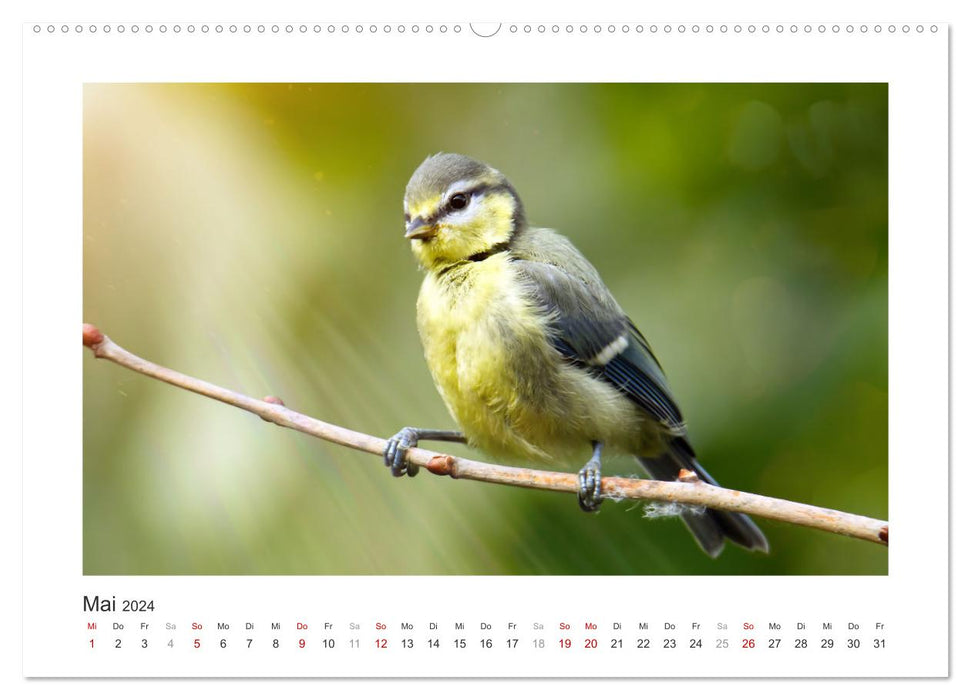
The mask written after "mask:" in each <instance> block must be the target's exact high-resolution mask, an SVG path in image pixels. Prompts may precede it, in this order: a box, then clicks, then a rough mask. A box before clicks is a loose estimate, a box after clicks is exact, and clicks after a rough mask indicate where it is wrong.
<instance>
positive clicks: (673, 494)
mask: <svg viewBox="0 0 971 700" xmlns="http://www.w3.org/2000/svg"><path fill="white" fill-rule="evenodd" d="M83 341H84V345H85V346H86V347H89V348H91V350H92V351H93V352H94V355H95V357H100V358H103V359H106V360H111V361H112V362H115V363H117V364H119V365H121V366H122V367H127V368H128V369H130V370H134V371H135V372H139V373H141V374H144V375H147V376H149V377H153V378H155V379H159V380H161V381H163V382H167V383H168V384H172V385H174V386H177V387H180V388H182V389H187V390H189V391H193V392H195V393H197V394H202V395H203V396H208V397H209V398H212V399H216V400H217V401H222V402H223V403H228V404H230V405H231V406H236V407H237V408H241V409H243V410H244V411H249V412H250V413H254V414H256V415H258V416H259V417H260V418H263V419H264V420H266V421H269V422H271V423H276V424H277V425H279V426H282V427H284V428H291V429H293V430H298V431H300V432H302V433H306V434H307V435H312V436H314V437H317V438H320V439H321V440H326V441H328V442H332V443H335V444H337V445H343V446H344V447H350V448H352V449H355V450H360V451H361V452H369V453H371V454H374V455H383V454H384V450H385V447H386V446H387V440H385V439H382V438H379V437H374V436H373V435H366V434H364V433H359V432H356V431H354V430H348V429H347V428H342V427H340V426H337V425H331V424H330V423H325V422H323V421H321V420H317V419H316V418H311V417H310V416H306V415H304V414H302V413H298V412H297V411H294V410H291V409H289V408H287V407H286V406H284V405H283V402H282V401H280V400H279V399H278V398H276V397H273V396H268V397H266V398H264V399H262V400H260V399H254V398H252V397H249V396H245V395H243V394H238V393H236V392H235V391H230V390H229V389H224V388H223V387H220V386H216V385H215V384H210V383H209V382H206V381H203V380H201V379H196V378H195V377H190V376H188V375H186V374H182V373H181V372H176V371H175V370H171V369H168V368H167V367H162V366H160V365H157V364H155V363H154V362H149V361H148V360H144V359H142V358H141V357H138V356H137V355H134V354H132V353H130V352H128V351H127V350H125V349H124V348H122V347H120V346H118V345H116V344H115V343H113V342H112V341H111V340H110V339H109V338H108V337H107V336H105V335H104V334H103V333H102V332H101V331H99V330H98V329H97V328H95V327H94V326H92V325H89V324H84V326H83ZM407 461H408V462H410V463H412V464H415V465H418V466H419V467H422V468H424V469H427V470H428V471H429V472H431V473H432V474H438V475H440V476H446V475H447V476H451V477H452V478H454V479H472V480H474V481H486V482H489V483H493V484H506V485H508V486H519V487H523V488H531V489H542V490H545V491H562V492H566V493H571V494H575V493H576V491H577V477H576V475H575V474H569V473H564V472H551V471H540V470H536V469H523V468H519V467H508V466H502V465H498V464H488V463H485V462H477V461H475V460H471V459H462V458H459V457H452V456H449V455H442V454H438V453H436V452H430V451H429V450H423V449H420V448H417V447H413V448H411V449H410V450H408V453H407ZM602 489H603V494H604V496H606V497H607V498H611V499H615V500H621V499H630V500H642V501H666V502H672V503H681V504H687V505H697V506H704V507H706V508H712V509H717V510H731V511H737V512H739V513H747V514H749V515H755V516H760V517H763V518H769V519H771V520H779V521H782V522H787V523H791V524H793V525H802V526H804V527H811V528H815V529H817V530H825V531H827V532H834V533H837V534H840V535H847V536H849V537H855V538H858V539H861V540H867V541H868V542H876V543H878V544H883V545H887V544H888V542H889V524H888V523H887V522H885V521H882V520H875V519H873V518H867V517H865V516H862V515H854V514H852V513H843V512H840V511H837V510H830V509H828V508H819V507H818V506H811V505H806V504H803V503H795V502H793V501H786V500H783V499H781V498H771V497H768V496H760V495H758V494H753V493H745V492H743V491H735V490H732V489H726V488H721V487H718V486H712V485H710V484H706V483H704V482H703V481H700V480H699V479H698V477H697V475H695V474H694V472H690V471H686V470H682V473H681V476H680V479H679V480H678V481H655V480H651V479H629V478H624V477H618V476H605V477H604V478H603V483H602Z"/></svg>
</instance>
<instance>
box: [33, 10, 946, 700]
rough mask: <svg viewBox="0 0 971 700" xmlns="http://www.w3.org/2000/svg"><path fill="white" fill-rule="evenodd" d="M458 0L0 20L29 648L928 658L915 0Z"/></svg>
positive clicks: (930, 77) (95, 673)
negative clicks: (15, 161) (345, 11)
mask: <svg viewBox="0 0 971 700" xmlns="http://www.w3.org/2000/svg"><path fill="white" fill-rule="evenodd" d="M469 19H470V18H467V19H465V20H462V21H454V20H452V19H448V20H438V21H436V20H434V18H428V17H425V18H422V19H421V20H420V21H418V20H414V21H404V20H401V19H395V20H393V21H392V20H391V19H389V20H388V21H361V22H342V21H327V20H326V19H325V18H323V19H320V20H319V21H312V18H310V19H307V21H286V20H285V19H280V18H276V19H274V18H272V17H270V18H267V19H265V21H259V20H258V19H251V21H238V20H234V19H232V18H228V19H226V20H224V21H218V20H215V19H214V20H212V21H207V22H177V21H153V22H125V21H106V20H104V18H100V17H92V18H90V19H85V18H83V17H80V16H78V17H72V18H64V19H62V20H57V19H54V20H48V19H44V20H40V19H38V20H36V21H31V22H28V23H26V24H25V25H24V26H23V59H24V60H23V159H24V164H23V192H24V199H23V207H24V210H23V211H24V218H23V291H24V315H23V342H24V346H25V347H28V346H29V347H30V348H31V351H30V352H29V353H27V352H25V353H24V360H23V367H24V464H23V528H24V543H23V567H24V569H23V576H24V578H23V583H24V585H23V619H24V630H23V675H24V676H25V677H27V678H29V679H54V678H75V679H87V678H132V679H134V678H155V679H158V678H182V679H186V678H191V679H197V678H223V679H225V678H237V679H240V678H247V679H252V678H276V679H281V678H288V679H294V678H306V679H335V678H342V679H367V678H372V679H373V678H395V679H411V678H426V679H427V678H452V679H459V678H476V679H499V678H505V679H509V678H523V679H525V678H546V679H660V678H666V679H672V678H676V679H692V678H721V679H735V678H779V679H782V678H804V679H805V678H870V679H874V678H883V679H886V678H939V679H940V678H947V677H948V676H949V675H950V673H951V670H952V669H951V656H950V653H951V652H950V647H949V634H950V627H949V614H950V613H949V598H950V595H951V593H950V590H949V578H948V571H949V558H948V552H949V493H948V479H949V472H948V469H949V466H948V460H949V452H948V444H949V435H948V421H949V417H948V391H949V389H948V381H949V379H948V364H949V355H948V313H949V312H948V294H949V289H948V264H949V263H948V246H949V238H948V236H949V234H948V226H949V218H948V217H949V195H948V192H949V189H948V188H949V170H948V168H949V140H948V139H949V128H950V126H949V73H948V70H949V69H948V62H949V33H950V27H949V25H948V24H947V23H946V22H934V21H909V22H889V21H869V22H868V21H862V20H861V21H855V22H826V21H815V22H812V23H806V22H804V21H800V22H792V21H778V20H773V21H754V20H752V21H744V22H741V21H739V22H723V21H718V22H716V21H712V22H696V21H685V22H666V21H651V20H650V19H643V18H642V19H640V20H638V19H637V18H636V17H631V18H629V20H628V21H622V19H621V20H617V21H599V22H598V21H585V22H562V21H552V20H551V21H529V22H518V21H501V22H498V21H497V22H492V23H489V22H475V21H469ZM78 330H80V331H81V338H80V340H81V342H80V343H79V342H78ZM55 394H56V395H57V396H59V397H60V398H59V400H58V403H59V405H60V406H61V407H62V408H63V410H62V411H60V412H59V414H58V425H57V427H56V430H52V426H51V423H50V411H49V401H50V397H51V396H52V395H55ZM918 467H919V469H918ZM918 477H919V478H918ZM30 683H41V684H43V683H44V681H40V680H33V681H30ZM34 687H36V686H34ZM163 687H164V686H163ZM323 687H324V688H326V686H323ZM351 687H353V686H351ZM585 687H586V688H587V689H588V690H590V689H591V688H592V686H585ZM646 687H647V688H649V687H650V686H646ZM168 689H169V690H172V689H174V686H168ZM460 692H461V691H460ZM817 692H818V689H817Z"/></svg>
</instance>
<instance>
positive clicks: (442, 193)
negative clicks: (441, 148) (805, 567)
mask: <svg viewBox="0 0 971 700" xmlns="http://www.w3.org/2000/svg"><path fill="white" fill-rule="evenodd" d="M404 213H405V238H407V239H408V241H409V242H410V244H411V249H412V252H413V253H414V255H415V257H416V258H417V260H418V262H419V263H420V265H421V267H422V268H424V270H425V273H426V274H425V279H424V281H423V282H422V285H421V292H420V293H419V295H418V331H419V335H420V336H421V342H422V346H423V347H424V352H425V359H426V361H427V363H428V367H429V369H430V370H431V374H432V378H433V379H434V381H435V386H436V387H437V388H438V391H439V393H440V394H441V396H442V398H443V399H444V401H445V404H446V405H447V407H448V410H449V412H450V413H451V414H452V417H453V418H454V419H455V421H456V422H457V423H458V425H459V426H460V427H461V429H462V430H461V432H454V431H448V430H423V429H418V428H404V429H402V430H401V431H400V432H398V433H397V434H396V435H395V436H393V437H392V438H391V439H390V440H389V441H388V446H387V449H386V451H385V455H384V459H385V463H386V464H387V465H388V466H389V467H390V469H391V473H392V474H393V475H395V476H401V475H402V474H404V473H408V474H409V475H412V476H414V475H415V474H416V473H417V468H414V467H411V466H406V460H405V456H406V453H407V451H408V449H409V448H411V447H414V446H415V445H417V444H418V441H419V440H445V441H455V442H467V443H468V444H469V445H471V446H472V447H475V448H478V449H481V450H483V451H485V452H486V453H489V454H490V455H492V456H493V457H496V458H503V457H513V458H520V459H527V460H530V461H535V462H542V463H544V464H553V465H557V464H564V463H569V461H570V460H577V461H579V460H580V459H585V458H587V457H589V460H588V461H587V462H586V464H585V465H584V466H583V468H582V469H581V470H580V472H579V476H578V490H577V495H578V500H579V504H580V507H581V508H582V509H583V510H585V511H596V510H597V509H598V508H599V507H600V503H601V501H602V495H601V460H602V456H603V454H604V450H605V449H606V450H608V451H609V452H612V453H621V454H628V455H633V456H634V457H635V458H636V459H637V460H638V462H640V464H641V465H642V466H643V467H644V469H645V470H646V471H647V472H648V474H650V476H651V477H653V478H655V479H662V480H668V481H670V480H675V479H677V478H678V475H679V473H680V471H681V469H690V470H691V471H693V472H695V473H696V474H697V475H698V477H699V478H700V479H702V480H703V481H706V482H708V483H710V484H715V483H716V482H715V480H714V479H712V478H711V476H709V475H708V473H707V472H706V471H705V470H704V469H703V468H702V467H701V465H700V464H698V461H697V459H696V458H695V452H694V450H693V449H692V447H691V444H690V443H689V442H688V437H687V434H686V430H685V423H684V419H683V417H682V415H681V411H680V409H679V408H678V406H677V404H676V403H675V401H674V398H673V397H672V393H671V389H670V387H669V386H668V382H667V380H666V378H665V376H664V373H663V372H662V371H661V366H660V364H659V363H658V361H657V358H656V357H655V356H654V353H653V352H652V351H651V348H650V346H649V345H648V343H647V340H645V338H644V336H643V335H642V334H641V333H640V331H638V330H637V328H636V327H635V326H634V324H633V322H632V321H631V320H630V318H628V316H627V315H626V314H625V313H624V311H623V310H622V309H621V307H620V305H619V304H618V303H617V301H616V300H615V299H614V297H613V296H612V295H611V293H610V291H609V290H608V289H607V286H606V285H605V284H604V282H603V281H602V280H601V278H600V275H599V274H597V271H596V270H595V269H594V267H593V265H591V264H590V262H588V261H587V259H586V258H584V257H583V255H582V254H581V253H580V251H579V250H577V249H576V248H575V247H574V246H573V244H571V243H570V241H568V240H567V239H566V238H564V237H563V236H561V235H559V234H557V233H556V232H555V231H552V230H550V229H544V228H536V227H533V226H530V225H529V224H528V223H527V221H526V214H525V211H524V209H523V203H522V200H521V199H520V197H519V195H518V194H517V192H516V190H515V189H513V186H512V185H511V184H510V183H509V181H508V180H507V179H506V178H505V177H504V176H503V175H502V173H500V172H499V171H498V170H496V169H495V168H492V167H490V166H489V165H486V164H485V163H481V162H479V161H477V160H474V159H472V158H469V157H467V156H463V155H457V154H452V153H439V154H437V155H434V156H431V157H429V158H427V159H426V160H425V161H424V162H423V163H422V164H421V165H420V166H419V167H418V169H417V170H416V171H415V173H414V174H413V175H412V177H411V180H410V181H409V182H408V186H407V188H406V190H405V198H404ZM591 452H592V456H590V455H591ZM581 455H582V456H581ZM681 518H682V519H683V520H684V522H685V524H686V525H687V527H688V529H689V530H690V531H691V533H692V534H693V535H694V537H695V539H696V540H697V541H698V544H699V545H700V546H701V548H702V549H703V550H704V551H705V552H707V553H708V554H709V555H710V556H712V557H716V556H718V555H719V554H720V553H721V551H722V549H723V547H724V544H725V540H726V539H727V540H730V541H732V542H735V543H736V544H738V545H740V546H742V547H745V548H747V549H752V550H761V551H764V552H767V551H768V549H769V545H768V541H767V540H766V538H765V536H764V535H763V534H762V532H761V531H760V530H759V528H758V527H757V526H756V525H755V523H753V522H752V520H751V519H750V518H749V517H747V516H745V515H743V514H740V513H733V512H726V511H718V510H704V511H700V512H699V511H695V510H688V509H686V510H685V511H684V512H683V513H682V514H681Z"/></svg>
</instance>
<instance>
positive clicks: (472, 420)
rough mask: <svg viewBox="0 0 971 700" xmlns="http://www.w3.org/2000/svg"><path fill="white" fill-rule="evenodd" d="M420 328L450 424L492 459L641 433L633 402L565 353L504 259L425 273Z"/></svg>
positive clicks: (554, 453) (549, 456)
mask: <svg viewBox="0 0 971 700" xmlns="http://www.w3.org/2000/svg"><path fill="white" fill-rule="evenodd" d="M418 330H419V334H420V336H421V340H422V344H423V346H424V350H425V358H426V360H427V362H428V367H429V369H430V370H431V373H432V377H433V378H434V380H435V384H436V386H437V388H438V391H439V393H440V394H441V395H442V398H443V399H444V400H445V403H446V405H447V406H448V409H449V411H450V412H451V414H452V416H453V418H454V419H455V420H456V422H457V423H458V424H459V425H460V426H461V428H462V430H463V432H464V433H465V434H466V436H467V437H468V439H469V442H470V444H472V445H474V446H477V447H480V448H482V449H483V450H485V451H486V452H488V453H490V454H493V455H495V456H512V457H518V458H527V459H531V460H541V461H545V462H551V461H554V460H556V459H563V458H566V457H567V456H573V455H578V454H584V453H588V452H589V449H590V444H591V441H592V440H608V439H609V441H610V442H611V443H614V446H619V445H617V443H618V442H623V443H626V442H627V441H628V440H629V438H628V437H624V438H623V440H621V436H628V435H633V434H636V433H638V432H642V430H641V428H640V426H641V423H642V416H641V415H640V414H639V413H638V411H637V410H636V409H635V407H634V406H633V404H631V403H630V402H629V401H627V400H626V399H624V398H622V397H621V396H620V395H619V394H618V393H617V392H616V391H615V390H613V389H612V388H610V387H608V386H606V385H605V384H604V383H603V382H600V381H597V380H595V379H593V378H592V377H590V376H589V375H588V374H587V373H586V372H584V371H583V370H581V369H578V368H576V367H572V366H570V365H568V364H567V363H566V362H564V361H563V360H562V359H561V358H560V357H559V355H558V354H557V352H556V351H555V349H554V348H553V347H552V346H551V345H550V343H549V340H548V333H547V317H546V315H545V314H544V313H543V312H542V311H541V310H540V309H538V308H537V307H536V306H535V304H534V303H533V302H532V301H531V300H530V298H529V296H528V294H527V293H526V290H525V288H524V286H523V285H522V283H521V282H520V281H519V280H518V279H517V277H516V272H515V269H514V266H513V265H512V264H511V263H510V260H509V256H508V254H506V253H498V254H495V255H493V256H491V257H489V258H487V259H486V260H483V261H481V262H475V263H473V262H463V263H460V264H458V265H456V266H454V267H452V268H449V269H447V270H445V271H443V272H440V273H435V272H433V273H429V274H428V276H427V277H426V278H425V281H424V283H423V284H422V289H421V293H420V294H419V297H418Z"/></svg>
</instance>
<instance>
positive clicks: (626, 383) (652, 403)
mask: <svg viewBox="0 0 971 700" xmlns="http://www.w3.org/2000/svg"><path fill="white" fill-rule="evenodd" d="M584 262H585V261H584ZM515 264H516V269H517V271H518V272H519V274H520V275H521V278H522V279H523V281H524V283H525V284H526V287H527V288H528V289H529V291H530V294H531V296H532V298H533V301H534V302H535V303H536V304H537V305H538V306H539V307H540V308H541V309H543V310H544V311H546V312H547V313H548V314H549V316H550V338H549V340H550V343H551V344H552V345H553V347H555V348H556V350H557V351H558V352H559V353H560V355H562V356H563V358H564V359H565V360H567V361H569V362H571V363H573V364H575V365H577V366H580V367H583V368H585V369H587V370H588V371H589V372H590V373H591V374H592V375H593V376H595V377H597V378H598V379H601V380H602V381H606V382H609V383H610V384H612V385H613V386H614V387H616V388H617V389H618V390H620V391H621V392H623V393H624V394H625V395H626V396H628V397H629V398H630V399H631V400H632V401H634V402H635V403H636V404H638V405H639V406H640V407H641V408H643V409H644V410H645V411H647V412H648V413H649V414H650V415H652V416H653V417H654V418H656V419H657V420H658V421H659V422H660V423H661V424H662V425H664V426H666V427H667V428H668V429H669V430H670V431H671V432H673V433H675V434H682V433H683V432H684V419H683V418H682V416H681V411H680V409H679V408H678V406H677V404H676V403H675V402H674V399H673V398H672V397H671V391H670V389H669V388H668V384H667V381H666V380H665V378H664V372H663V371H662V370H661V365H660V363H658V361H657V358H656V357H654V353H653V352H652V351H651V348H650V346H649V345H648V343H647V340H645V339H644V336H643V335H641V333H640V331H638V330H637V328H636V327H635V326H634V324H633V323H632V322H631V320H630V319H629V318H628V317H627V316H626V315H625V314H624V312H623V310H622V309H621V308H620V306H619V305H618V304H617V302H616V301H615V300H614V298H613V297H612V296H611V295H610V292H609V291H608V290H607V288H606V286H605V285H604V284H603V282H602V281H601V280H600V278H599V277H598V276H597V275H596V272H595V271H594V270H593V268H592V267H590V268H589V270H585V269H582V268H576V269H571V270H565V269H564V268H563V267H561V266H558V265H556V264H553V263H548V262H537V261H530V260H517V261H516V263H515ZM584 267H586V266H584Z"/></svg>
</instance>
